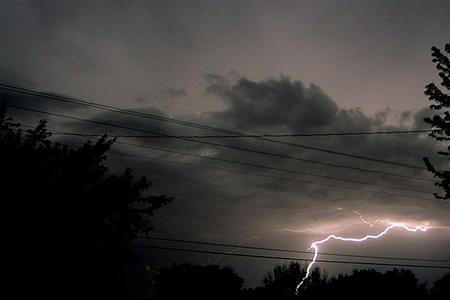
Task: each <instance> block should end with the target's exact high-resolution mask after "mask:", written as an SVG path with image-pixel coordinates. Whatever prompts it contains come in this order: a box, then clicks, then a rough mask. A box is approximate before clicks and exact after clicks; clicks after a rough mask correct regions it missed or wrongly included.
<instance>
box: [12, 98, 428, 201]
mask: <svg viewBox="0 0 450 300" xmlns="http://www.w3.org/2000/svg"><path fill="white" fill-rule="evenodd" d="M8 106H9V107H12V108H16V109H21V110H25V111H32V112H37V113H42V114H47V115H52V116H57V117H62V118H68V119H71V120H77V121H83V122H88V123H93V124H99V125H104V126H111V127H117V128H123V129H129V130H135V131H141V132H149V131H148V130H144V129H137V128H133V127H128V126H123V125H118V124H112V123H106V122H100V121H95V120H88V119H83V118H78V117H72V116H67V115H63V114H58V113H51V112H46V111H42V110H36V109H31V108H25V107H21V106H16V105H9V104H8ZM152 133H153V132H152ZM198 142H199V143H201V144H210V143H209V142H203V141H198ZM121 143H122V144H130V143H124V142H121ZM130 145H133V146H137V147H141V148H146V146H142V145H136V144H130ZM219 145H220V144H219ZM223 146H226V147H227V148H228V147H234V146H228V145H223ZM148 148H151V147H148ZM247 150H249V149H247ZM166 151H167V152H174V153H175V151H173V150H170V149H166ZM255 152H256V153H258V152H259V151H255ZM268 153H270V152H268ZM189 155H190V156H197V155H194V154H189ZM275 155H276V154H275ZM198 157H203V158H207V159H211V160H217V161H222V162H227V163H236V162H234V161H231V160H227V159H221V158H216V157H207V156H200V155H198ZM236 164H239V165H244V166H250V167H255V168H260V169H266V170H275V171H281V172H288V173H292V174H298V175H305V176H311V177H317V178H323V179H331V180H336V181H342V182H350V183H357V184H363V185H371V186H377V187H385V188H391V189H396V190H402V191H410V192H416V193H423V194H430V192H428V191H420V190H413V189H409V188H403V187H398V186H392V185H383V184H376V183H371V182H365V181H360V180H353V179H344V178H338V177H332V176H326V175H318V174H312V173H307V172H302V171H296V170H288V169H282V168H276V167H269V166H264V165H258V164H253V163H247V162H237V163H236Z"/></svg>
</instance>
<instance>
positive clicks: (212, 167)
mask: <svg viewBox="0 0 450 300" xmlns="http://www.w3.org/2000/svg"><path fill="white" fill-rule="evenodd" d="M21 126H24V127H28V128H34V127H33V126H31V125H24V124H21ZM50 132H51V133H52V134H53V133H59V132H60V131H58V130H50ZM77 137H80V136H77ZM115 143H116V144H122V145H126V146H132V147H138V148H146V149H151V150H157V151H163V152H168V153H175V154H179V155H185V156H193V157H196V158H203V159H211V160H218V161H221V162H228V163H235V164H242V163H241V162H238V161H231V160H230V161H229V160H223V159H219V158H211V157H207V156H201V155H196V154H192V153H185V152H180V151H176V150H171V149H166V148H160V147H152V146H143V145H138V144H132V143H126V142H119V141H115ZM70 146H72V147H74V148H79V147H77V146H75V145H70ZM109 154H113V155H119V156H125V157H132V158H137V159H143V160H152V161H159V162H165V163H173V164H178V165H184V166H192V167H199V168H206V169H213V170H219V171H223V172H229V173H237V174H244V175H251V176H257V177H264V178H272V179H278V180H287V181H294V182H301V183H305V184H312V185H320V186H327V187H332V188H338V189H344V190H353V191H364V190H362V189H361V188H356V187H348V186H341V185H335V184H330V183H323V182H317V181H310V180H303V179H297V178H289V177H281V176H273V175H267V174H259V173H252V172H245V171H240V170H231V169H224V168H219V167H215V166H208V165H201V164H193V163H187V162H180V161H174V160H168V159H162V158H156V157H147V156H140V155H134V154H128V153H122V152H111V151H110V152H109ZM244 164H245V165H246V166H248V164H246V163H244ZM255 166H256V165H252V167H255ZM276 170H277V171H279V169H276ZM302 174H303V173H302ZM388 187H389V186H388ZM369 191H370V190H369ZM408 191H409V190H408ZM411 191H413V192H416V191H415V190H411ZM377 193H381V194H385V195H388V196H393V197H398V198H407V199H417V200H428V199H426V198H420V197H412V196H405V195H401V194H396V193H392V192H385V191H377ZM426 193H427V194H430V193H431V192H426Z"/></svg>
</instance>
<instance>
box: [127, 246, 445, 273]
mask: <svg viewBox="0 0 450 300" xmlns="http://www.w3.org/2000/svg"><path fill="white" fill-rule="evenodd" d="M132 245H133V246H135V247H140V248H148V249H158V250H169V251H180V252H191V253H199V254H215V255H228V256H240V257H254V258H263V259H276V260H293V261H310V260H311V259H306V258H298V257H281V256H272V255H256V254H245V253H232V252H221V251H207V250H197V249H187V248H174V247H161V246H150V245H140V244H132ZM316 262H321V263H335V264H352V265H371V266H392V267H408V268H430V269H448V268H449V266H434V265H415V264H394V263H377V262H363V261H342V260H324V259H316Z"/></svg>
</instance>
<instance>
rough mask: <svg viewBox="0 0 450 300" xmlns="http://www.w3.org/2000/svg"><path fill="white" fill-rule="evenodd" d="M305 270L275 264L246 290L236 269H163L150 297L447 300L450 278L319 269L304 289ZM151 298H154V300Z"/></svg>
mask: <svg viewBox="0 0 450 300" xmlns="http://www.w3.org/2000/svg"><path fill="white" fill-rule="evenodd" d="M305 273H306V265H303V264H300V263H298V262H294V261H291V262H289V263H284V264H276V265H275V267H274V268H273V270H272V271H269V272H267V273H266V274H265V275H264V276H263V279H262V280H261V284H260V285H259V286H257V287H253V288H251V287H245V286H244V282H245V280H244V279H243V278H242V277H240V276H239V275H238V274H237V273H236V271H235V270H234V269H233V268H232V267H228V266H220V265H215V264H210V265H196V264H189V263H174V264H172V266H171V267H161V268H160V269H159V271H158V274H157V275H156V276H151V277H153V279H152V280H151V281H152V285H153V291H152V292H150V294H151V298H155V299H161V300H165V299H180V298H188V299H190V298H194V299H195V298H200V299H203V298H212V299H217V298H220V299H310V298H319V299H322V298H329V297H346V298H350V299H353V298H359V297H361V296H363V295H364V294H366V295H367V296H368V297H369V298H372V297H399V298H400V299H406V298H409V299H411V298H413V299H448V297H449V296H450V273H447V274H445V275H444V276H442V277H441V278H439V279H438V280H436V281H434V282H433V283H432V284H431V285H430V286H429V287H427V285H428V282H422V283H420V282H419V280H418V279H417V277H416V276H415V274H414V273H413V272H412V271H411V270H410V269H404V268H394V269H392V270H388V271H385V272H379V271H377V270H375V269H373V268H365V269H354V270H353V271H352V273H349V274H348V273H340V274H338V275H336V276H329V275H328V273H327V271H326V269H324V270H321V269H320V268H315V269H314V270H313V271H312V272H311V276H310V278H308V279H307V280H306V281H305V283H304V284H303V285H302V287H301V288H300V289H299V290H298V292H296V287H297V285H298V283H299V282H300V280H301V279H302V278H303V277H304V276H305ZM149 299H150V298H149Z"/></svg>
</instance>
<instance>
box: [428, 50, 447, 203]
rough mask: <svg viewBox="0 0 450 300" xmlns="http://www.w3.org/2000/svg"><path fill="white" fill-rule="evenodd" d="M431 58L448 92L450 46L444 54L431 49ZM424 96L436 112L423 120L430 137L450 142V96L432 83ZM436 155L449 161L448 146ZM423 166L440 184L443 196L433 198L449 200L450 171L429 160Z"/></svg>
mask: <svg viewBox="0 0 450 300" xmlns="http://www.w3.org/2000/svg"><path fill="white" fill-rule="evenodd" d="M431 50H432V54H431V55H432V56H433V63H436V69H437V70H438V71H439V73H438V75H439V77H440V78H441V79H442V81H441V86H442V87H443V88H444V89H445V90H447V91H450V57H449V55H450V44H446V45H445V52H446V53H442V52H441V50H440V49H438V48H436V47H433V48H431ZM425 95H427V96H428V98H429V100H430V101H431V102H432V104H431V105H430V108H431V109H432V110H436V111H437V112H438V114H436V115H434V116H433V117H432V118H425V119H424V120H425V122H426V123H428V124H430V125H431V127H432V128H433V131H432V133H431V134H430V136H432V137H433V138H435V139H436V140H438V141H441V142H446V143H449V142H450V95H449V94H447V93H446V92H445V91H442V90H441V89H439V87H437V86H436V85H435V84H434V83H430V84H428V85H427V86H426V90H425ZM438 155H441V156H444V157H446V158H447V159H448V160H450V145H447V151H439V152H438ZM424 161H425V164H426V166H427V168H428V170H429V171H430V172H432V173H433V174H434V176H435V177H437V178H438V179H439V180H440V182H437V183H436V185H437V186H440V187H441V188H442V189H443V191H444V194H442V195H440V194H438V193H435V194H434V196H435V197H436V198H438V199H443V200H449V199H450V170H438V169H436V168H435V167H434V166H433V164H432V163H431V162H430V160H429V158H427V157H425V158H424Z"/></svg>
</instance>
